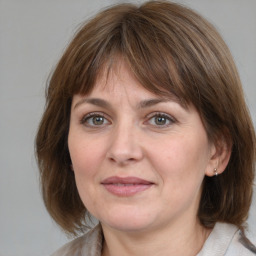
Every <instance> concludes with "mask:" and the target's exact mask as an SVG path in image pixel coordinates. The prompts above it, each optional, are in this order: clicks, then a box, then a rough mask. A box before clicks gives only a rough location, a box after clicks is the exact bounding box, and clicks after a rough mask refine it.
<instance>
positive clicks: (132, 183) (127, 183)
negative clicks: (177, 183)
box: [101, 176, 154, 197]
mask: <svg viewBox="0 0 256 256" xmlns="http://www.w3.org/2000/svg"><path fill="white" fill-rule="evenodd" d="M101 184H102V185H103V186H104V188H105V189H106V190H107V191H108V192H110V193H111V194H114V195H116V196H120V197H130V196H133V195H135V194H137V193H139V192H142V191H144V190H147V189H149V188H151V186H152V185H154V183H152V182H150V181H147V180H143V179H140V178H137V177H125V178H121V177H116V176H115V177H109V178H107V179H105V180H103V181H102V182H101Z"/></svg>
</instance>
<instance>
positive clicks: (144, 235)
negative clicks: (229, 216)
mask: <svg viewBox="0 0 256 256" xmlns="http://www.w3.org/2000/svg"><path fill="white" fill-rule="evenodd" d="M102 228H103V233H104V238H105V241H104V245H103V251H102V255H103V256H119V255H122V256H128V255H134V256H137V255H147V256H151V255H152V256H153V255H168V256H169V255H170V256H171V255H175V256H195V255H197V253H198V252H199V251H200V250H201V248H202V247H203V244H204V242H205V240H206V239H207V237H208V236H209V234H210V232H211V230H209V229H206V228H204V227H203V226H201V225H200V223H199V221H198V220H195V221H194V222H193V221H192V222H188V223H186V225H184V223H183V224H182V225H179V224H177V223H176V224H175V226H173V225H172V226H165V227H162V228H161V230H157V229H154V231H152V232H150V231H148V230H147V231H142V232H123V231H118V230H114V229H111V228H110V227H107V226H104V225H102Z"/></svg>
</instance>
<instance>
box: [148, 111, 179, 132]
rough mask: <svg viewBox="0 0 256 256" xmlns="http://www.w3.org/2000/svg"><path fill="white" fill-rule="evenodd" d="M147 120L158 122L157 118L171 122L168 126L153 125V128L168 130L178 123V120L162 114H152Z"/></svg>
mask: <svg viewBox="0 0 256 256" xmlns="http://www.w3.org/2000/svg"><path fill="white" fill-rule="evenodd" d="M147 118H148V119H147V121H146V122H149V121H150V120H152V119H155V120H156V118H164V119H165V120H166V121H168V122H169V123H168V124H163V125H157V124H152V125H153V126H157V128H166V127H169V126H170V125H171V124H173V123H175V122H176V120H175V119H174V118H173V117H171V116H170V115H167V114H165V113H162V112H155V113H151V114H150V115H149V116H148V117H147Z"/></svg>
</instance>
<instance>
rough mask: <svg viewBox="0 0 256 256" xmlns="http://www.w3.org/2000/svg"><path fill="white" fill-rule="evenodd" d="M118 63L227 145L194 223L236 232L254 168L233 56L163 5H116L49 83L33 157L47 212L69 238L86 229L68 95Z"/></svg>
mask: <svg viewBox="0 0 256 256" xmlns="http://www.w3.org/2000/svg"><path fill="white" fill-rule="evenodd" d="M118 56H119V57H120V56H121V57H122V58H124V59H125V61H126V62H127V63H128V64H129V66H130V68H131V70H132V72H133V73H134V75H135V76H136V78H137V79H138V81H139V82H140V83H141V84H142V86H144V87H145V88H146V89H148V90H149V91H151V92H153V93H155V94H158V95H166V94H168V93H171V94H174V95H176V96H177V97H178V98H179V99H180V100H181V101H182V102H183V103H184V104H188V103H192V104H193V105H194V106H195V107H196V109H197V110H198V112H199V114H200V116H201V118H202V121H203V123H204V125H205V129H206V131H207V134H208V137H209V139H210V140H212V141H215V140H216V139H217V138H218V137H219V136H225V138H227V142H228V143H229V144H230V145H232V153H231V157H230V161H229V163H228V165H227V167H226V170H225V172H224V173H223V174H221V175H219V176H218V177H205V179H204V183H203V188H202V196H201V202H200V206H199V210H198V217H199V219H200V221H201V223H202V224H203V225H204V226H206V227H212V226H213V225H214V224H215V222H217V221H224V222H228V223H233V224H236V225H238V226H241V225H242V223H244V221H245V220H246V219H247V216H248V211H249V207H250V204H251V197H252V186H253V179H254V165H255V132H254V128H253V125H252V121H251V119H250V115H249V112H248V109H247V107H246V104H245V101H244V96H243V91H242V87H241V82H240V79H239V75H238V73H237V70H236V67H235V64H234V62H233V59H232V56H231V54H230V52H229V50H228V48H227V46H226V44H225V43H224V41H223V40H222V38H221V36H220V35H219V34H218V32H217V31H216V30H215V28H214V27H213V26H212V25H211V24H209V23H208V22H207V21H206V20H205V19H203V18H202V17H201V16H199V15H198V14H196V13H195V12H194V11H191V10H190V9H187V8H185V7H183V6H180V5H178V4H174V3H170V2H165V1H150V2H147V3H145V4H143V5H142V6H140V7H137V6H135V5H131V4H120V5H117V6H113V7H111V8H109V9H106V10H104V11H102V12H101V13H99V14H98V15H97V16H96V17H95V18H93V19H92V20H90V21H89V22H88V23H86V24H85V25H83V26H82V28H81V29H80V30H79V31H78V33H77V34H76V35H75V37H74V39H73V41H72V42H71V43H70V45H69V46H68V47H67V49H66V51H65V53H64V55H63V56H62V58H61V59H60V61H59V63H58V65H57V67H56V69H55V71H54V73H53V74H52V77H51V80H50V82H49V86H48V91H47V95H46V108H45V112H44V114H43V117H42V121H41V123H40V126H39V130H38V134H37V137H36V154H37V160H38V165H39V169H40V174H41V184H42V193H43V198H44V202H45V205H46V207H47V210H48V211H49V213H50V214H51V216H52V217H53V219H54V220H55V221H56V222H57V223H58V224H59V225H60V226H61V227H62V228H63V229H64V230H65V231H66V232H68V233H73V234H76V233H77V232H79V231H83V230H84V228H85V227H86V221H85V216H86V214H87V210H86V208H85V206H84V205H83V203H82V201H81V199H80V197H79V195H78V191H77V188H76V184H75V179H74V174H73V172H72V171H71V170H70V164H71V160H70V156H69V151H68V146H67V137H68V129H69V118H70V108H71V102H72V97H73V95H74V94H78V93H81V94H88V93H89V92H90V91H91V90H92V89H93V86H94V84H95V80H96V78H97V77H98V75H99V74H100V72H101V71H102V69H103V68H106V67H107V68H109V69H110V68H111V67H112V66H113V65H117V64H118V60H120V58H119V57H118Z"/></svg>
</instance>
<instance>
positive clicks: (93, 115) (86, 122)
mask: <svg viewBox="0 0 256 256" xmlns="http://www.w3.org/2000/svg"><path fill="white" fill-rule="evenodd" d="M96 117H99V118H103V120H104V121H108V119H107V118H106V115H105V114H104V113H97V112H92V113H89V114H87V115H85V116H83V117H82V119H81V120H80V123H81V124H83V125H86V126H89V127H94V126H95V127H97V126H98V127H101V126H104V124H102V125H95V124H94V125H92V124H89V120H90V119H93V118H96ZM104 121H103V122H104ZM108 122H109V121H108ZM109 123H110V122H109Z"/></svg>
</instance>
